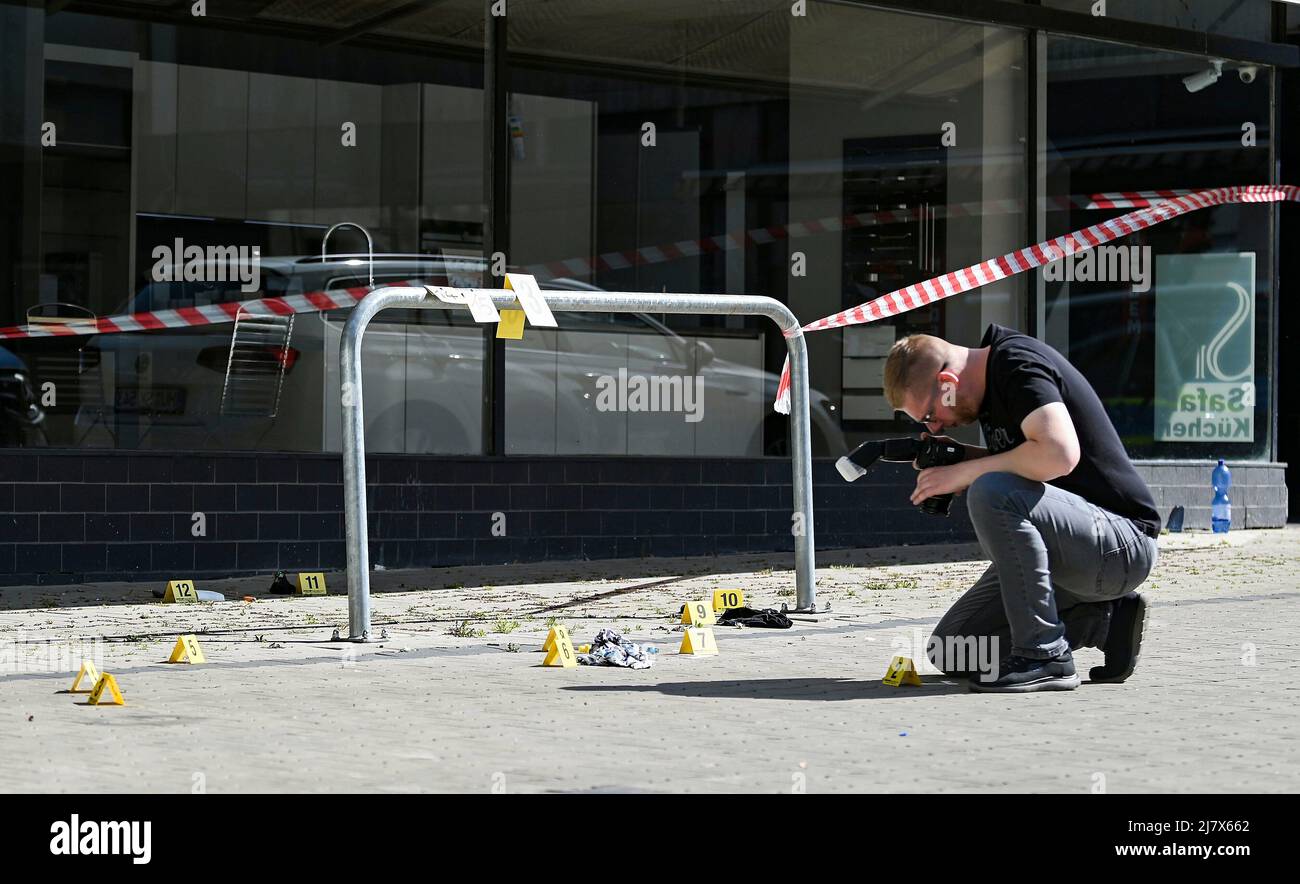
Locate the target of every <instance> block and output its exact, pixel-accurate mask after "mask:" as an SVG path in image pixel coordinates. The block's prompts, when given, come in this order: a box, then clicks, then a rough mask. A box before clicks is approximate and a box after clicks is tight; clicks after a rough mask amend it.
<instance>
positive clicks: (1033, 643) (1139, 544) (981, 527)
mask: <svg viewBox="0 0 1300 884" xmlns="http://www.w3.org/2000/svg"><path fill="white" fill-rule="evenodd" d="M966 508H967V511H968V512H969V513H970V519H971V522H972V523H973V524H974V526H975V534H976V536H977V537H978V538H979V542H980V546H981V547H983V549H984V554H985V555H987V556H988V557H989V558H990V559H992V561H993V564H991V565H990V566H989V569H988V570H987V571H985V572H984V575H983V576H982V577H980V579H979V580H977V581H975V585H974V586H972V587H971V588H970V589H969V590H967V591H966V594H965V595H963V596H962V597H961V598H960V599H958V600H957V603H956V604H955V605H953V606H952V609H951V610H949V611H948V613H947V614H945V615H944V616H943V619H942V620H940V621H939V625H938V626H936V627H935V630H934V635H933V637H932V638H931V639H930V643H929V646H928V648H927V652H928V656H929V657H930V660H931V662H932V663H934V665H935V666H937V667H939V668H940V669H942V670H943V671H944V672H947V673H949V674H950V675H967V674H971V673H973V672H974V671H975V670H976V667H975V666H973V665H970V664H971V663H972V662H973V661H971V660H969V659H967V658H968V657H970V656H972V655H969V654H964V653H963V654H956V653H953V650H952V649H954V648H959V649H960V648H964V647H969V646H973V645H974V644H975V643H986V642H987V643H990V644H992V645H993V649H994V653H993V654H992V660H994V661H997V660H998V659H999V657H1006V656H1007V654H1008V653H1011V654H1018V655H1020V656H1022V657H1034V658H1039V659H1041V658H1044V657H1053V656H1056V655H1057V654H1060V653H1063V652H1064V651H1065V650H1066V649H1067V648H1068V649H1073V648H1084V647H1091V648H1099V647H1102V646H1103V645H1104V644H1105V642H1106V634H1107V631H1108V630H1109V627H1110V615H1111V609H1112V607H1113V606H1112V604H1111V602H1112V601H1113V600H1114V599H1118V598H1120V597H1121V596H1124V595H1126V594H1127V593H1129V592H1131V591H1132V590H1134V589H1135V588H1137V587H1138V586H1139V585H1141V583H1142V581H1144V580H1146V579H1147V575H1148V574H1149V573H1150V572H1151V569H1152V567H1154V566H1155V563H1156V556H1157V547H1156V541H1155V540H1154V539H1153V538H1151V537H1148V536H1147V535H1146V534H1145V533H1143V532H1142V530H1141V529H1140V528H1138V527H1137V525H1135V524H1134V523H1133V522H1131V521H1130V520H1128V519H1126V518H1124V517H1123V516H1117V515H1115V514H1114V513H1112V512H1109V511H1107V510H1104V509H1102V508H1101V507H1099V506H1095V505H1093V504H1091V503H1089V502H1088V501H1086V500H1084V499H1083V498H1082V497H1080V496H1079V495H1077V494H1072V493H1071V492H1069V491H1062V490H1061V489H1059V488H1057V487H1055V486H1053V485H1046V484H1044V483H1042V482H1035V481H1033V480H1032V479H1026V478H1023V477H1021V476H1017V475H1015V474H1014V473H985V474H984V475H982V476H980V477H979V478H978V479H976V480H975V482H974V484H972V485H971V486H970V488H969V489H968V490H967V492H966ZM999 649H1000V650H999Z"/></svg>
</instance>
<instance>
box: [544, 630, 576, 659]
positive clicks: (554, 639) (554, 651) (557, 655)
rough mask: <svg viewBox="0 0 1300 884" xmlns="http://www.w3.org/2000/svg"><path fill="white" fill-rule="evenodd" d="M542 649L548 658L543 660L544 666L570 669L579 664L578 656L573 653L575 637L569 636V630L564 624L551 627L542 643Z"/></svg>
mask: <svg viewBox="0 0 1300 884" xmlns="http://www.w3.org/2000/svg"><path fill="white" fill-rule="evenodd" d="M542 650H543V651H545V652H546V659H544V660H542V665H543V666H562V667H563V668H565V669H568V668H570V667H572V666H577V665H578V658H577V657H576V656H574V653H573V639H571V638H569V630H568V628H566V627H564V626H552V627H551V631H550V632H549V633H547V635H546V641H545V642H543V643H542Z"/></svg>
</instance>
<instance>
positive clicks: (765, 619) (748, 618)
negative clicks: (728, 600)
mask: <svg viewBox="0 0 1300 884" xmlns="http://www.w3.org/2000/svg"><path fill="white" fill-rule="evenodd" d="M718 625H719V626H755V627H759V628H766V629H789V628H790V627H791V626H794V621H793V620H791V619H790V618H789V617H787V616H785V615H784V614H782V613H781V612H780V611H778V610H776V609H775V608H764V609H763V610H761V611H759V610H755V609H754V608H728V609H727V610H725V611H723V612H722V613H721V614H719V615H718Z"/></svg>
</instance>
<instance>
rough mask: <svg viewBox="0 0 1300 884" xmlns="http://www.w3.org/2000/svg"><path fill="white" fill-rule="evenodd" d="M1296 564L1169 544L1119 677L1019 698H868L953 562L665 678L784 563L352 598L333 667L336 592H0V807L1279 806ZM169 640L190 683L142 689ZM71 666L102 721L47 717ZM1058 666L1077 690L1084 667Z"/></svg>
mask: <svg viewBox="0 0 1300 884" xmlns="http://www.w3.org/2000/svg"><path fill="white" fill-rule="evenodd" d="M1298 541H1300V530H1297V529H1295V528H1291V529H1286V530H1277V531H1250V532H1233V533H1232V534H1230V535H1228V536H1227V538H1226V539H1225V538H1221V537H1217V536H1214V535H1207V534H1183V535H1166V536H1165V537H1163V538H1161V558H1160V562H1159V565H1158V567H1157V570H1156V571H1155V573H1154V574H1153V575H1152V578H1151V579H1150V581H1148V584H1147V586H1146V587H1145V591H1148V592H1149V593H1150V598H1151V599H1152V602H1153V607H1152V614H1151V618H1150V622H1149V624H1148V629H1147V640H1146V645H1145V649H1144V653H1143V657H1142V661H1141V664H1140V666H1139V669H1138V671H1137V673H1136V674H1135V675H1134V677H1133V678H1132V679H1131V680H1130V681H1129V682H1128V683H1126V684H1124V685H1090V684H1088V683H1086V682H1085V683H1084V685H1083V686H1082V687H1081V688H1080V689H1079V690H1077V691H1073V692H1062V693H1052V694H1041V695H1026V696H1005V695H981V694H972V693H969V692H968V691H967V689H966V686H965V684H964V682H961V681H959V680H956V679H950V678H946V677H944V676H942V675H926V677H925V684H924V685H923V686H921V687H904V688H890V687H885V686H884V685H882V684H881V681H880V679H881V676H882V675H883V674H884V671H885V668H886V666H887V665H888V663H889V660H890V658H891V657H892V656H893V655H894V654H899V653H901V654H905V655H908V656H913V657H917V658H919V657H921V656H923V655H922V654H921V653H920V650H921V648H922V647H923V646H924V641H925V639H926V638H927V637H928V635H929V628H930V627H932V626H933V625H934V623H935V622H936V621H937V620H938V618H939V616H940V615H941V614H942V613H943V611H944V610H945V609H946V607H947V606H948V605H949V604H951V602H952V601H953V600H955V599H956V598H957V596H959V595H960V593H961V592H962V590H963V589H964V588H965V587H966V586H967V585H968V584H969V583H970V582H972V581H973V580H974V579H975V577H976V576H978V574H979V573H980V572H981V571H982V570H983V568H984V566H985V564H986V563H984V562H982V561H980V560H979V549H978V547H974V546H965V547H956V548H945V549H939V548H934V547H904V548H892V549H873V550H853V551H833V552H825V553H822V554H820V555H819V558H818V566H819V567H818V600H819V602H822V603H827V602H828V603H829V604H830V605H831V613H829V614H826V615H821V616H819V617H817V618H808V619H801V620H800V621H799V622H797V623H796V625H795V627H794V628H793V629H790V630H783V631H778V630H760V629H744V630H742V629H734V628H721V627H720V628H717V630H716V633H717V639H718V645H719V647H720V649H721V653H720V654H719V655H718V656H717V657H713V658H707V657H705V658H698V657H689V656H679V655H678V654H677V653H676V649H677V645H678V644H679V643H680V640H681V634H680V632H676V631H673V627H674V626H675V621H676V619H677V617H676V616H675V614H674V612H675V611H676V610H677V606H679V605H680V604H681V603H682V602H683V601H686V600H688V599H692V598H703V597H707V596H709V595H711V593H712V590H713V589H717V588H726V587H739V588H742V589H743V590H744V591H745V592H746V594H747V596H748V599H749V601H750V602H751V604H754V605H756V606H760V607H766V606H779V604H780V603H781V602H783V601H784V602H792V601H793V598H792V596H793V573H792V571H791V570H790V568H791V565H792V561H791V560H790V558H789V557H783V556H757V555H754V556H732V557H722V558H717V559H708V560H699V559H695V560H670V559H650V560H641V561H637V562H599V563H570V564H562V565H530V566H506V567H499V568H480V569H471V568H457V569H437V570H432V569H430V570H419V571H401V572H376V573H375V574H374V576H373V580H374V589H375V599H374V602H375V605H374V607H375V622H376V623H377V624H383V625H385V626H386V628H387V629H388V631H389V636H390V637H389V639H388V640H387V641H384V642H382V643H376V644H371V645H352V644H348V643H343V642H334V641H331V640H330V636H331V633H332V630H333V627H335V626H342V625H344V624H345V621H346V616H347V600H346V597H345V596H344V595H343V590H344V587H345V581H344V578H343V575H341V574H330V575H328V577H329V578H330V580H331V586H332V591H333V592H334V593H336V594H334V595H331V596H329V597H326V598H284V597H277V596H270V595H268V594H267V593H266V587H267V586H268V585H269V582H270V581H269V579H268V578H258V579H256V580H253V579H231V580H224V581H212V582H210V583H205V584H203V585H202V587H201V588H205V589H216V590H218V591H222V592H224V593H226V595H227V597H228V598H230V599H232V600H231V601H227V602H221V603H209V604H202V605H196V606H188V605H164V604H161V603H159V602H157V601H155V600H154V599H153V598H152V596H151V595H150V589H151V587H148V586H142V585H139V584H126V583H122V584H101V585H95V586H81V587H66V588H65V587H60V588H57V589H56V588H49V587H37V588H27V589H22V588H17V589H12V590H11V589H8V588H7V589H5V590H4V592H3V593H0V608H3V609H4V610H0V790H3V791H5V792H30V791H42V792H49V791H54V792H71V791H89V792H119V791H124V792H136V791H139V792H174V793H189V792H192V791H198V790H204V791H207V792H210V793H218V792H260V791H274V792H281V791H294V792H348V791H365V792H418V791H466V792H492V791H497V792H502V791H504V792H557V791H577V792H601V791H633V792H717V791H737V792H800V791H803V792H808V793H818V792H858V791H873V792H981V791H1043V792H1076V793H1089V792H1095V791H1099V790H1102V789H1104V790H1105V791H1107V792H1112V793H1119V792H1151V791H1158V792H1250V791H1261V792H1286V791H1296V790H1297V789H1300V743H1298V741H1300V736H1297V734H1298V733H1300V728H1297V725H1300V687H1297V684H1296V680H1295V672H1296V667H1295V665H1294V661H1293V657H1292V654H1293V653H1294V651H1293V648H1294V638H1293V637H1294V635H1295V634H1296V632H1297V630H1298V629H1300V580H1298V579H1297V576H1296V575H1297V573H1300V570H1298V568H1297V566H1298V565H1300V542H1298ZM178 576H179V575H178ZM245 594H250V595H253V596H254V597H255V598H256V599H257V600H256V601H254V602H244V601H239V600H238V599H240V598H241V597H242V596H243V595H245ZM551 618H555V622H559V623H564V624H566V625H568V627H569V629H570V631H571V632H572V633H573V635H574V637H575V640H576V641H578V642H583V641H589V640H590V639H591V637H592V635H594V633H595V631H596V630H597V629H599V628H601V627H604V626H613V627H615V628H617V629H619V630H620V631H623V632H624V633H625V634H627V635H628V636H629V637H631V638H632V639H634V640H637V641H643V642H649V643H653V644H655V645H657V646H658V647H659V648H660V649H661V652H660V653H659V654H658V657H657V663H656V665H655V666H654V667H653V668H652V669H649V670H643V671H630V670H623V669H616V668H612V667H579V668H577V669H570V670H559V669H543V668H540V667H539V665H538V664H539V663H540V661H541V655H540V646H541V642H542V640H543V638H544V636H545V635H546V631H547V628H548V622H550V621H551ZM457 627H459V628H457ZM453 630H454V631H458V632H461V633H468V632H471V631H472V632H473V633H474V634H468V635H460V636H457V635H452V634H449V632H451V631H453ZM344 631H345V632H346V628H345V629H344ZM480 631H481V633H482V634H478V633H479V632H480ZM182 632H197V633H200V640H201V642H202V644H203V647H204V650H205V651H206V654H207V657H208V661H209V662H208V663H207V664H206V665H202V666H186V665H170V666H169V665H167V664H165V663H164V662H163V661H165V659H166V658H167V655H168V652H169V651H170V648H171V646H172V644H173V643H174V642H175V639H176V637H177V636H178V635H179V634H180V633H182ZM516 648H517V649H516ZM82 656H92V657H97V658H98V659H99V661H100V663H101V668H104V669H107V670H108V671H111V672H113V673H114V674H115V675H116V677H117V679H118V682H119V683H120V684H121V686H122V690H123V693H124V694H125V697H126V701H127V705H126V706H125V707H90V706H86V705H82V703H83V702H84V695H82V696H74V695H70V694H67V693H61V691H62V690H63V689H65V688H67V687H68V685H69V684H70V683H71V680H72V675H73V673H75V671H76V669H77V668H78V666H79V665H80V661H81V657H82ZM1076 660H1077V663H1078V665H1079V666H1080V668H1081V670H1082V671H1083V672H1084V673H1086V671H1087V668H1088V667H1089V666H1091V665H1095V663H1096V662H1098V661H1099V660H1100V654H1099V653H1098V652H1095V651H1082V652H1079V653H1078V654H1077V655H1076Z"/></svg>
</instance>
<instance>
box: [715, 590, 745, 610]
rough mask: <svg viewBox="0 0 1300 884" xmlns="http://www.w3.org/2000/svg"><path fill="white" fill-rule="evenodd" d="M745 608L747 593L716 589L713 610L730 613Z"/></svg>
mask: <svg viewBox="0 0 1300 884" xmlns="http://www.w3.org/2000/svg"><path fill="white" fill-rule="evenodd" d="M744 606H745V593H744V592H742V591H741V590H739V589H715V590H714V591H713V610H715V611H728V610H730V609H732V608H743V607H744Z"/></svg>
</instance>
